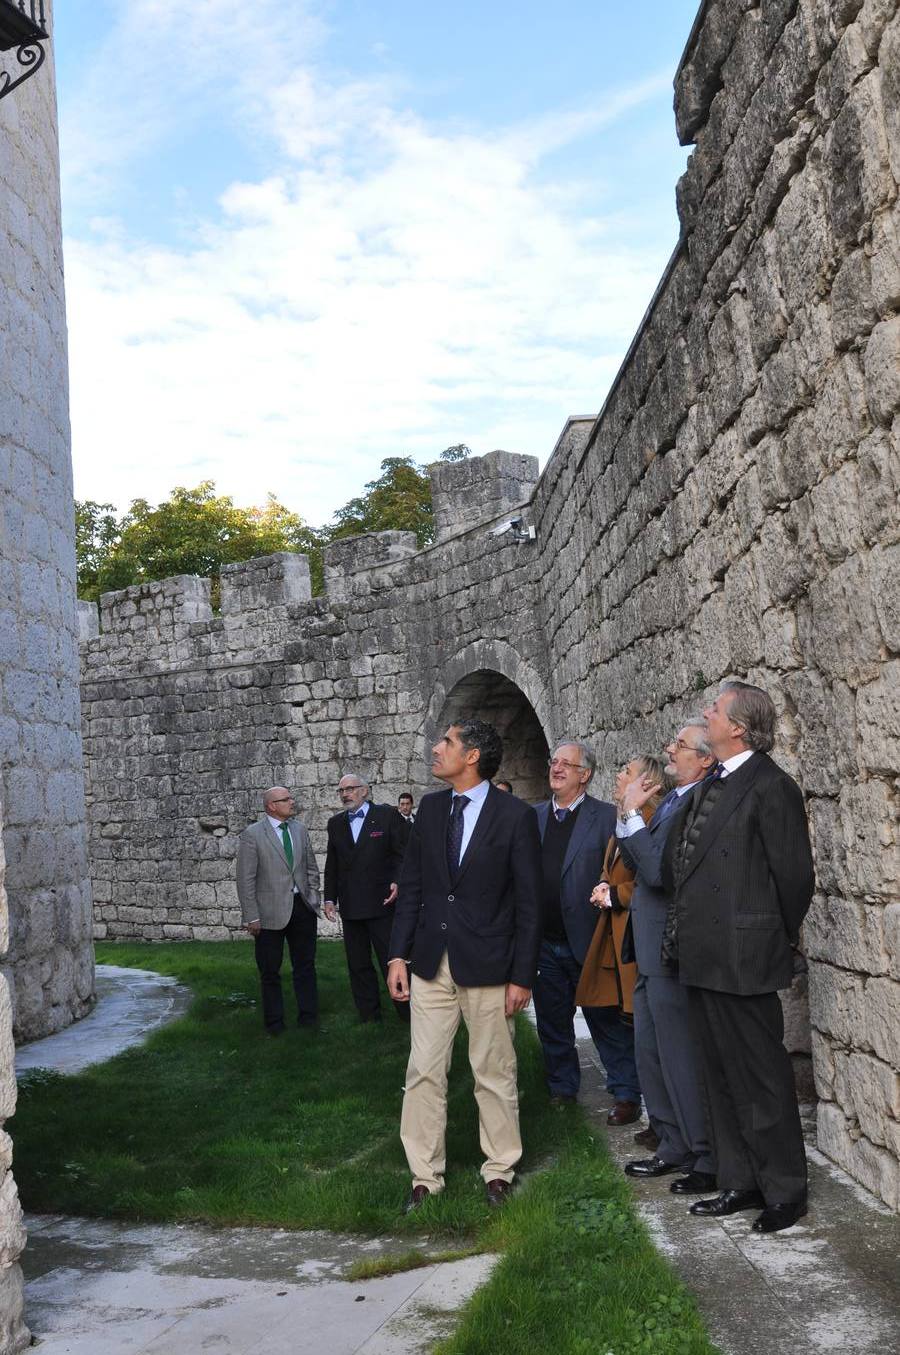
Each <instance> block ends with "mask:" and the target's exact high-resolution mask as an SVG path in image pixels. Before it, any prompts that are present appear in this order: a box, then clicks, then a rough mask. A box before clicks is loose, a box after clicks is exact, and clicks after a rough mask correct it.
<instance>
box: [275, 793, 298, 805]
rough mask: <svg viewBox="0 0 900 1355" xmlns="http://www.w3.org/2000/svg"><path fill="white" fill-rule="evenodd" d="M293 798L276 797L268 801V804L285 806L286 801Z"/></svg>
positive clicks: (289, 796) (287, 796) (288, 796)
mask: <svg viewBox="0 0 900 1355" xmlns="http://www.w3.org/2000/svg"><path fill="white" fill-rule="evenodd" d="M293 798H294V797H293V795H279V796H278V797H277V799H275V800H270V801H269V804H270V805H283V804H287V802H288V800H293Z"/></svg>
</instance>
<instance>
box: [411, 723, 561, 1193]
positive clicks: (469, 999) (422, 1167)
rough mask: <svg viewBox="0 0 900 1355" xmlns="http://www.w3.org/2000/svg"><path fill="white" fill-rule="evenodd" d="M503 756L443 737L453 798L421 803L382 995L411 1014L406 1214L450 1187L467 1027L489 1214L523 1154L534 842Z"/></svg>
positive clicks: (534, 921)
mask: <svg viewBox="0 0 900 1355" xmlns="http://www.w3.org/2000/svg"><path fill="white" fill-rule="evenodd" d="M502 755H503V745H502V743H501V741H500V738H499V735H498V734H497V732H496V730H495V729H493V728H492V726H491V725H489V724H486V723H485V722H484V721H482V720H460V721H458V722H457V723H455V724H452V725H451V726H450V727H449V729H448V730H447V732H446V733H445V734H444V736H443V737H442V738H441V739H439V740H438V742H437V743H436V744H435V746H434V749H433V752H432V766H431V770H432V772H433V773H434V775H435V776H438V777H440V778H441V780H443V781H446V782H448V785H449V789H447V790H443V791H438V792H436V793H434V794H431V795H425V796H423V798H422V800H421V801H420V803H419V812H418V814H417V815H416V821H415V823H414V824H413V828H412V832H411V834H410V838H409V843H408V845H407V848H406V855H405V857H404V860H403V869H402V871H401V873H400V890H399V894H398V897H397V903H396V911H395V917H394V927H393V931H392V932H391V945H390V956H391V961H390V965H389V968H388V988H389V990H390V993H391V996H392V997H393V998H394V999H395V1001H400V1002H404V1001H409V1000H411V1005H412V1032H411V1034H412V1040H411V1049H410V1057H409V1065H408V1067H407V1070H406V1086H405V1094H404V1097H403V1113H402V1116H401V1121H400V1137H401V1140H402V1142H403V1147H404V1150H405V1152H406V1157H407V1161H408V1162H409V1166H410V1171H411V1172H412V1187H413V1188H412V1196H411V1198H410V1201H409V1206H408V1207H409V1208H411V1209H415V1208H418V1207H419V1206H420V1205H421V1204H423V1203H424V1202H425V1200H427V1198H428V1196H429V1195H432V1194H436V1193H437V1192H439V1191H440V1190H442V1189H443V1186H444V1170H445V1166H446V1149H445V1128H446V1121H447V1073H448V1071H449V1068H450V1058H451V1054H452V1051H453V1039H454V1036H455V1035H456V1031H457V1030H458V1028H459V1023H460V1020H463V1021H465V1023H466V1026H467V1028H468V1032H469V1062H470V1064H471V1066H472V1072H473V1075H474V1078H475V1099H476V1101H477V1102H478V1119H479V1127H480V1138H481V1147H482V1151H483V1152H484V1155H485V1161H484V1163H483V1165H482V1169H481V1174H482V1178H483V1180H484V1182H485V1186H486V1188H487V1196H488V1203H489V1204H492V1205H496V1204H500V1203H502V1201H503V1199H504V1198H505V1197H506V1195H507V1194H508V1193H509V1190H510V1187H511V1184H512V1181H513V1177H514V1175H515V1167H516V1164H517V1162H518V1161H519V1159H520V1157H521V1156H522V1140H521V1136H520V1134H519V1105H518V1090H517V1087H516V1051H515V1046H514V1044H513V1034H514V1023H513V1017H514V1015H515V1013H516V1012H518V1011H521V1010H522V1009H523V1008H524V1007H526V1006H527V1005H528V1002H529V1001H530V998H531V988H532V984H533V983H534V977H535V970H536V968H537V953H538V945H539V942H540V842H539V839H538V829H537V819H536V817H535V813H534V810H533V809H532V808H531V806H530V805H527V804H525V803H524V802H523V801H522V800H519V799H516V797H515V796H513V795H505V794H504V793H503V791H499V790H497V788H496V787H495V786H492V785H491V784H490V781H491V777H493V776H494V775H495V773H496V772H497V770H498V769H499V766H500V761H501V758H502ZM407 962H408V963H409V965H410V967H411V969H412V977H411V978H410V977H409V976H408V971H407Z"/></svg>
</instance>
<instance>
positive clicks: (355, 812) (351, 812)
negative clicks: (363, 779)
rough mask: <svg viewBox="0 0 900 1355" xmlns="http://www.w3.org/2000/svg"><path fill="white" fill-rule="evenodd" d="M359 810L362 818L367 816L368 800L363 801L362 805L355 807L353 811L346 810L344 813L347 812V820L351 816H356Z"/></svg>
mask: <svg viewBox="0 0 900 1355" xmlns="http://www.w3.org/2000/svg"><path fill="white" fill-rule="evenodd" d="M360 810H362V815H363V818H365V817H366V815H367V814H368V812H369V802H368V800H363V802H362V804H361V805H357V806H356V808H355V809H348V810H347V811H346V812H347V818H348V819H349V817H350V815H351V814H358V813H359V811H360Z"/></svg>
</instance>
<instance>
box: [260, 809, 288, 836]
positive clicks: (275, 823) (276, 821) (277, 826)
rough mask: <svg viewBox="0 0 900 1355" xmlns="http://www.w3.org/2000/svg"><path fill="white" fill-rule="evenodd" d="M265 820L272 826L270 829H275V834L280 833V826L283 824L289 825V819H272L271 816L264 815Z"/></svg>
mask: <svg viewBox="0 0 900 1355" xmlns="http://www.w3.org/2000/svg"><path fill="white" fill-rule="evenodd" d="M266 818H267V819H268V820H269V823H270V824H271V825H272V827H273V828H274V829H275V832H276V833H280V832H281V825H282V824H283V823H290V819H273V818H272V815H271V814H267V815H266ZM288 831H290V830H288Z"/></svg>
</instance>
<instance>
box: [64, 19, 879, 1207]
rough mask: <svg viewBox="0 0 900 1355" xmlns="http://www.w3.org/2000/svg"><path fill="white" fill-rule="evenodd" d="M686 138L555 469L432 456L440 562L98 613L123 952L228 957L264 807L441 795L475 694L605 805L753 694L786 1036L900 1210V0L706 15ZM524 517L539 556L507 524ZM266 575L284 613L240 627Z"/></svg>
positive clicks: (93, 666)
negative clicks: (616, 356) (771, 739)
mask: <svg viewBox="0 0 900 1355" xmlns="http://www.w3.org/2000/svg"><path fill="white" fill-rule="evenodd" d="M676 117H677V122H678V127H679V131H680V134H681V136H682V138H683V139H684V140H685V141H693V142H694V150H693V152H692V155H691V158H690V161H689V164H688V167H687V170H686V173H685V175H684V177H683V179H682V181H681V183H680V184H679V186H678V203H679V212H680V216H681V223H682V235H681V240H680V242H679V245H678V248H677V249H676V251H675V253H674V255H673V257H672V260H671V262H670V265H669V267H668V269H667V270H666V273H665V275H664V277H663V279H662V281H661V283H660V285H659V288H658V290H657V293H656V295H655V297H654V299H653V302H652V304H651V306H650V309H649V311H648V313H647V316H646V317H645V320H644V322H643V323H642V325H641V328H640V330H639V332H638V334H637V335H636V337H635V339H634V342H633V343H632V346H631V348H630V350H629V353H628V355H627V358H626V360H625V362H624V364H623V366H622V369H621V371H620V373H619V376H618V378H617V380H616V382H615V384H614V387H613V389H612V391H611V392H610V394H609V396H608V398H607V400H606V403H605V405H604V408H603V410H602V411H601V414H600V415H599V417H598V418H596V419H572V420H570V421H569V422H568V423H567V424H566V426H565V428H564V429H563V432H562V434H561V436H560V439H559V442H558V444H557V446H556V448H555V449H554V452H553V455H552V456H551V458H550V460H549V462H548V464H547V467H546V469H545V471H544V473H543V474H542V475H541V476H540V478H538V476H537V467H536V464H535V462H534V461H533V459H530V458H523V457H518V456H514V455H511V454H507V453H491V454H490V456H488V457H484V458H479V459H477V460H474V461H470V462H461V463H456V464H449V465H442V466H440V467H439V468H437V469H436V471H435V474H434V476H433V488H434V495H435V520H436V523H437V526H438V533H437V535H438V539H437V542H436V543H435V545H433V546H432V547H430V548H429V549H427V550H425V551H416V550H415V548H414V543H413V542H411V540H410V539H409V538H408V537H407V536H406V535H405V534H403V533H388V534H385V535H383V536H376V537H371V536H370V537H361V538H357V539H355V540H352V541H342V542H339V543H336V544H335V545H334V546H333V547H331V548H330V550H329V555H328V559H327V561H326V570H325V578H326V595H325V596H324V597H323V598H317V599H310V600H306V597H305V595H303V596H301V595H300V594H298V592H297V591H296V590H295V591H293V592H292V591H291V590H290V589H289V588H288V584H287V580H288V577H289V573H290V569H291V568H293V569H295V570H296V569H297V566H291V567H286V566H283V565H279V563H278V557H275V558H273V559H272V560H270V561H267V562H262V563H254V564H252V565H250V566H235V567H233V570H234V571H235V572H234V574H232V575H230V576H229V577H230V579H231V583H230V584H229V587H230V588H232V587H233V593H232V596H233V599H234V602H233V603H229V606H228V608H226V607H225V606H224V599H225V593H224V590H223V612H222V615H221V616H218V617H213V616H212V615H211V614H210V613H209V612H208V611H207V610H206V609H207V607H208V602H207V597H206V593H205V591H204V586H203V585H202V584H201V583H200V582H199V581H191V580H175V581H167V582H166V583H164V584H159V585H151V586H150V587H149V588H147V589H143V590H129V591H128V593H127V594H124V595H114V596H112V597H110V598H107V599H104V603H103V607H102V616H101V623H102V633H101V634H100V635H99V637H97V638H94V639H91V640H89V641H88V643H87V644H86V646H85V649H84V668H83V673H84V680H83V709H84V730H85V750H86V755H87V762H86V767H87V778H88V790H89V806H90V820H91V856H92V862H93V867H92V869H93V878H94V887H95V898H96V903H97V909H96V917H97V927H98V932H99V934H101V935H110V936H127V935H142V936H148V937H160V938H161V937H164V936H192V935H203V936H219V935H221V936H224V935H228V934H231V932H232V930H233V928H234V927H236V926H237V923H238V913H237V908H236V904H235V899H234V888H233V883H232V876H233V857H234V853H235V846H236V834H237V833H238V832H239V831H240V829H241V828H243V826H244V825H245V824H246V823H247V822H248V821H249V819H251V818H252V817H254V816H255V813H256V810H257V802H258V796H259V793H260V791H261V790H262V789H263V788H264V787H265V786H266V785H268V784H270V783H273V782H282V781H283V782H286V783H287V784H288V785H291V786H293V787H294V788H295V789H296V791H297V792H298V795H299V799H300V802H301V806H302V812H303V815H304V817H305V819H306V820H307V822H308V823H309V824H310V826H311V828H312V830H313V838H314V842H315V844H316V846H317V848H318V849H319V850H320V852H321V850H322V848H323V845H324V838H323V829H324V823H325V820H326V818H327V817H328V815H329V814H330V813H332V812H333V810H334V808H335V792H334V787H335V785H336V783H337V778H338V776H339V774H340V773H341V772H342V771H345V770H348V769H351V768H352V769H354V770H359V771H361V772H362V773H363V774H364V775H366V776H368V777H370V778H371V779H372V780H373V783H374V787H375V794H376V798H380V799H381V798H383V799H393V798H394V797H395V795H396V794H397V793H398V791H399V790H401V789H405V788H407V787H411V788H412V789H413V790H415V791H416V792H417V793H421V791H422V790H423V789H425V788H426V785H427V781H426V780H425V768H426V766H427V762H426V760H425V755H426V750H427V748H428V745H429V742H430V740H431V739H432V737H433V735H434V733H435V732H436V730H437V729H439V728H440V726H441V724H442V723H443V722H445V721H446V719H447V718H448V716H450V715H452V714H455V713H458V712H459V710H461V709H462V708H464V707H465V706H466V705H469V704H471V705H475V706H477V707H478V709H481V710H484V711H485V712H487V713H491V714H493V715H495V716H496V717H497V718H500V719H504V720H506V731H507V736H508V739H509V768H508V769H507V768H505V769H504V770H506V771H508V774H509V776H510V779H512V780H513V781H514V782H516V788H517V789H519V790H521V791H522V792H523V793H526V794H529V795H531V794H534V793H535V787H536V786H539V785H540V784H541V783H542V780H543V775H544V769H543V760H544V758H545V756H546V746H547V745H548V744H552V742H553V741H554V739H556V738H558V737H559V736H560V735H562V734H563V733H570V734H572V735H575V736H586V737H590V738H592V739H593V741H594V742H595V743H596V745H597V748H598V752H599V754H600V761H601V767H602V775H601V777H600V781H599V785H598V787H597V789H598V790H599V791H600V793H603V792H608V791H609V789H610V786H611V781H612V777H613V774H614V771H615V769H616V767H617V766H618V765H619V763H620V762H621V760H622V759H623V758H624V757H626V756H628V755H629V754H630V753H632V752H633V751H635V750H636V749H647V750H656V749H659V748H660V747H661V745H662V743H663V741H664V740H665V739H666V738H668V737H669V736H670V734H671V732H672V730H673V728H675V727H676V726H677V724H678V723H679V721H681V720H682V719H683V718H684V717H685V716H686V715H688V714H690V713H692V712H693V711H695V710H697V709H698V708H699V707H700V706H701V705H702V704H703V703H704V701H705V700H706V698H707V697H708V696H709V695H710V694H711V692H712V691H714V690H715V687H716V686H717V684H718V682H719V681H720V680H721V679H722V678H724V677H727V676H733V675H739V676H744V677H747V678H749V679H750V680H752V681H756V682H759V683H761V684H762V685H763V686H765V687H767V688H768V689H769V690H770V691H771V692H772V694H773V697H774V698H775V701H776V704H777V706H778V710H779V718H780V728H779V743H778V746H777V750H776V751H777V755H778V757H779V760H780V761H781V762H782V763H783V764H784V765H785V766H786V767H787V768H788V769H789V770H790V771H791V772H792V773H793V774H795V775H796V776H797V778H798V779H799V781H800V783H801V784H802V785H803V787H804V789H805V791H806V793H807V796H808V801H809V812H810V819H811V824H812V831H813V835H814V841H815V851H816V861H817V871H818V882H819V892H818V894H817V897H816V901H815V904H814V907H813V910H812V913H811V915H810V918H809V921H808V923H807V926H806V929H805V947H806V952H807V955H808V958H809V964H810V974H809V999H810V1011H811V1018H812V1022H811V1031H810V1024H809V1022H808V1021H807V1020H805V1019H804V1015H803V1011H804V1008H803V1001H802V997H803V994H802V989H803V986H804V985H803V983H802V982H801V983H800V984H799V985H798V989H799V990H800V991H799V992H797V993H795V994H794V1001H793V1003H792V1004H791V1007H790V1011H791V1017H792V1020H791V1030H790V1033H789V1036H788V1041H789V1047H791V1048H792V1050H793V1051H794V1052H796V1053H799V1054H801V1055H802V1053H803V1051H804V1049H807V1050H808V1049H809V1047H810V1039H811V1052H812V1062H813V1066H814V1070H815V1078H816V1087H817V1090H818V1093H819V1097H820V1102H819V1139H820V1144H821V1146H822V1148H823V1149H824V1151H826V1152H827V1153H829V1154H830V1155H831V1156H832V1157H833V1158H834V1159H835V1160H836V1161H837V1162H839V1163H840V1164H841V1165H842V1166H843V1167H845V1168H846V1169H847V1170H848V1171H850V1172H851V1173H852V1174H853V1175H854V1176H855V1177H857V1179H859V1180H860V1181H862V1182H863V1183H864V1184H865V1185H867V1186H868V1187H869V1188H870V1189H872V1190H873V1191H875V1192H876V1193H877V1194H879V1195H880V1196H881V1197H882V1198H883V1199H884V1200H885V1201H887V1202H888V1203H889V1204H890V1205H891V1206H893V1207H894V1208H897V1207H898V1206H900V1091H898V1088H900V1077H898V1074H900V1053H898V1050H900V1002H898V997H900V983H898V980H900V904H898V876H900V859H898V829H897V795H898V766H900V758H898V745H900V711H898V706H900V659H898V651H900V603H898V599H900V515H898V510H897V503H898V490H900V205H898V180H900V12H898V0H840V2H837V0H836V2H833V3H826V2H825V0H765V2H764V3H761V4H759V3H752V0H718V3H717V2H716V0H711V2H710V3H707V4H705V5H703V7H702V8H701V12H700V14H699V16H698V20H697V23H696V25H695V28H694V31H693V33H692V35H691V38H690V41H689V44H688V48H687V51H686V53H685V56H684V59H683V61H682V64H681V67H680V70H679V72H678V76H677V79H676ZM511 516H520V517H523V518H524V519H525V522H526V523H527V524H531V525H533V526H534V527H535V529H536V540H535V541H533V542H531V541H524V542H522V543H519V542H517V541H516V540H514V538H513V534H512V533H509V532H508V533H506V534H504V535H492V534H491V528H492V527H496V526H499V525H500V524H501V523H502V522H503V521H504V520H505V519H507V518H509V517H511ZM242 571H247V574H246V577H247V579H248V580H249V579H250V575H251V573H253V574H254V577H256V576H258V575H259V573H260V571H262V572H263V574H265V576H266V577H267V578H268V579H270V580H272V581H277V579H278V577H279V571H281V576H282V577H283V579H284V583H283V585H281V591H280V592H279V591H278V588H277V587H276V588H275V590H274V592H267V593H266V594H265V605H263V606H260V605H253V606H251V605H250V601H251V600H252V599H253V597H254V596H259V595H258V594H255V593H254V590H255V589H256V587H257V585H256V584H253V585H252V586H251V585H250V583H249V582H248V584H247V586H246V587H245V586H244V585H243V584H242V583H241V579H242V577H244V575H243V574H242ZM129 608H132V609H133V610H129ZM138 618H140V631H138V630H137V629H136V627H135V626H134V625H132V624H131V622H133V621H134V622H137V621H138ZM87 628H88V629H90V628H91V626H90V625H88V627H87Z"/></svg>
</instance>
